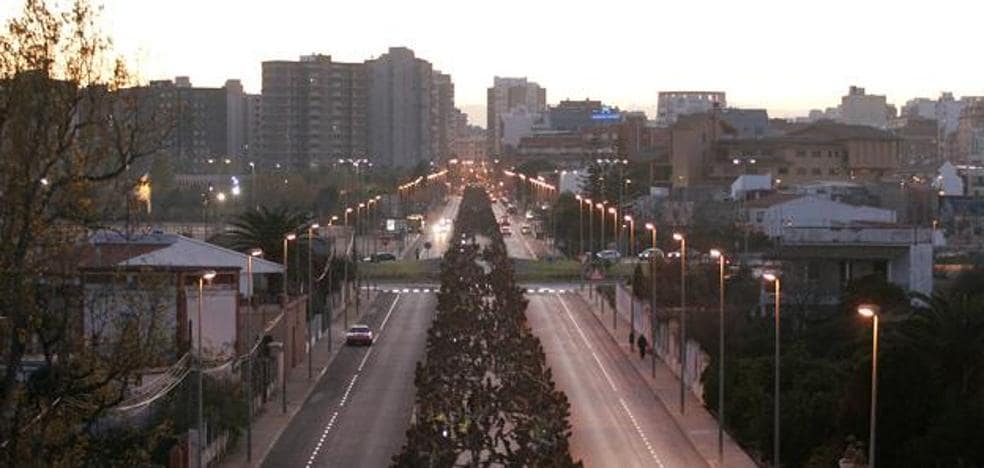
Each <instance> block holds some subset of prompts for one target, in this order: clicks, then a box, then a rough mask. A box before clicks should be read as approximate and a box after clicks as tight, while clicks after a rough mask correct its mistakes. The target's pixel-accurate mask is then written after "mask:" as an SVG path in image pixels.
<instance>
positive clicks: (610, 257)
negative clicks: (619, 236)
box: [595, 249, 622, 262]
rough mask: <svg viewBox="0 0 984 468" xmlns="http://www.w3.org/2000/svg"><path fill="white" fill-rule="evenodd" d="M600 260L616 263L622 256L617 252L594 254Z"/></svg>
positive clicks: (609, 251) (605, 251)
mask: <svg viewBox="0 0 984 468" xmlns="http://www.w3.org/2000/svg"><path fill="white" fill-rule="evenodd" d="M595 257H598V258H599V259H600V260H605V261H609V262H617V261H619V260H621V259H622V254H621V253H619V251H618V250H612V249H608V250H602V251H600V252H598V253H596V254H595Z"/></svg>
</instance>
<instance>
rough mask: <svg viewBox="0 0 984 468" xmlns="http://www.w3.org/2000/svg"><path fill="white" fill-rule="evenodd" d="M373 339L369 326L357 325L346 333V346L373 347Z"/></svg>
mask: <svg viewBox="0 0 984 468" xmlns="http://www.w3.org/2000/svg"><path fill="white" fill-rule="evenodd" d="M372 339H373V338H372V329H371V328H369V325H362V324H355V325H352V326H351V327H349V329H348V331H347V332H345V344H346V345H349V346H359V345H362V346H372Z"/></svg>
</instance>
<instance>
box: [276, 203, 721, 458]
mask: <svg viewBox="0 0 984 468" xmlns="http://www.w3.org/2000/svg"><path fill="white" fill-rule="evenodd" d="M449 201H450V203H449V205H448V206H447V207H446V208H445V210H444V214H445V215H453V214H454V213H455V212H456V211H457V202H458V200H457V199H456V198H452V199H451V200H449ZM496 211H497V213H496V214H497V215H500V216H501V215H503V214H504V213H499V212H498V211H499V210H498V209H497V210H496ZM452 219H453V217H452ZM433 240H434V241H436V242H441V241H442V240H443V239H440V238H439V237H437V238H434V239H433ZM537 242H539V241H536V240H527V239H525V238H522V237H521V236H519V235H513V236H511V238H507V239H506V248H507V250H508V251H509V254H510V256H511V257H514V258H535V257H536V256H535V255H534V251H536V250H537V249H536V243H537ZM435 247H438V248H435V249H434V251H435V252H434V253H435V254H436V253H437V252H441V251H443V248H444V247H446V244H445V243H443V242H441V245H437V246H435ZM394 290H398V291H410V292H406V293H404V292H401V293H393V292H392V291H394ZM389 291H390V292H385V293H383V294H381V295H380V297H379V299H378V300H377V302H376V311H375V313H374V314H373V315H371V316H370V319H369V320H368V321H369V324H370V325H371V326H372V327H373V329H374V330H376V334H377V341H376V343H375V344H374V345H373V346H372V347H370V348H347V349H344V350H342V352H341V353H339V355H338V357H337V358H336V359H335V360H334V361H333V362H332V364H331V365H330V366H329V367H328V369H327V370H326V372H325V373H324V374H323V375H322V376H321V377H320V381H319V382H318V383H317V388H316V389H315V391H314V392H312V394H311V395H310V397H309V398H308V400H307V401H306V402H305V404H304V408H303V409H302V410H301V411H300V412H299V413H298V415H297V416H296V417H295V418H294V420H293V421H291V423H290V425H289V426H288V427H287V428H286V429H285V431H284V432H283V434H282V435H281V437H280V440H278V442H277V443H276V445H275V446H274V448H273V449H272V450H271V451H270V453H269V454H268V456H267V457H266V459H265V460H264V464H263V465H264V466H268V467H280V466H290V467H294V466H304V467H310V466H338V467H380V466H389V465H391V458H392V456H393V455H395V454H396V453H397V452H398V451H399V450H400V449H401V447H402V446H403V443H404V439H405V432H406V429H407V427H408V426H409V423H410V417H411V412H412V406H413V399H414V394H415V391H414V387H413V373H414V367H415V365H416V362H417V361H418V360H419V359H421V358H422V357H423V353H424V347H425V341H426V336H427V333H426V332H427V329H428V327H429V326H430V322H431V320H432V318H433V313H434V308H435V306H436V297H435V295H434V294H433V293H432V292H431V291H432V290H429V289H428V290H425V289H401V288H399V287H393V286H391V289H389ZM414 291H416V292H414ZM425 291H426V292H425ZM548 291H549V290H548ZM528 296H529V299H530V302H529V307H528V309H527V317H528V319H529V324H530V326H531V328H532V329H533V332H534V333H535V334H536V335H537V336H538V337H539V338H540V340H541V341H542V343H543V347H544V351H545V353H546V356H547V363H548V364H549V365H550V368H551V369H552V371H553V375H554V379H555V381H556V383H557V386H558V388H559V389H560V390H562V391H563V392H564V393H566V394H567V398H568V400H569V401H570V404H571V426H572V431H571V440H570V442H571V453H572V455H573V457H574V459H575V460H581V461H583V462H584V465H585V466H588V467H607V466H619V467H636V466H638V467H667V468H671V467H700V466H707V463H706V462H705V461H704V459H702V458H701V457H700V455H699V454H698V453H697V452H696V450H695V449H694V447H693V446H692V445H691V443H690V442H689V441H688V440H687V438H686V436H685V435H684V434H682V433H681V432H680V430H679V429H678V427H677V425H676V424H675V423H674V421H673V419H672V417H671V415H670V414H669V412H668V410H667V408H665V407H664V406H663V405H662V403H661V402H660V401H659V400H658V399H657V397H656V395H655V394H654V393H653V391H652V390H651V389H650V387H649V386H647V384H646V382H645V381H644V379H643V377H642V376H641V375H639V374H638V372H637V371H636V370H635V368H633V367H632V366H631V364H630V363H629V362H628V361H627V360H626V359H627V357H626V356H625V355H624V354H623V353H622V352H621V350H620V349H619V348H618V346H617V345H616V344H615V342H614V341H613V340H612V338H611V336H610V335H608V333H607V332H606V331H605V330H604V328H603V327H602V325H601V324H600V323H599V322H598V320H597V319H596V318H595V317H594V316H593V312H592V311H591V310H590V306H589V305H588V304H587V303H586V302H585V301H584V300H583V299H581V298H580V296H578V295H576V294H558V293H551V292H545V293H544V292H542V290H541V292H537V293H535V294H529V295H528Z"/></svg>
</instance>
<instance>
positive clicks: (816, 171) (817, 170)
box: [810, 167, 823, 175]
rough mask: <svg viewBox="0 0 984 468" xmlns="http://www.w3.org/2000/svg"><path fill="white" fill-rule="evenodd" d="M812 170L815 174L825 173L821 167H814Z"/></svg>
mask: <svg viewBox="0 0 984 468" xmlns="http://www.w3.org/2000/svg"><path fill="white" fill-rule="evenodd" d="M810 172H811V173H813V175H820V174H822V173H823V172H822V171H821V170H820V168H819V167H814V168H813V170H812V171H810Z"/></svg>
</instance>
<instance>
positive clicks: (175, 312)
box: [80, 231, 306, 360]
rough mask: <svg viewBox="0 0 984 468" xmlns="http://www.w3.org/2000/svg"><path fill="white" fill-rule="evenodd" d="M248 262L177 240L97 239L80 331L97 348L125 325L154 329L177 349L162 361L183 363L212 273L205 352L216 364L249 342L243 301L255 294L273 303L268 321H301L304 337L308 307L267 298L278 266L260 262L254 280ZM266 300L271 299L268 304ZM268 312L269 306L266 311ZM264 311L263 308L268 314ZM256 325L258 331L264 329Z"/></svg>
mask: <svg viewBox="0 0 984 468" xmlns="http://www.w3.org/2000/svg"><path fill="white" fill-rule="evenodd" d="M248 259H249V256H248V255H246V254H242V253H240V252H236V251H233V250H229V249H225V248H223V247H219V246H217V245H213V244H209V243H207V242H204V241H200V240H196V239H191V238H187V237H184V236H180V235H174V234H148V235H138V236H133V237H129V238H127V237H125V236H122V235H119V234H115V233H109V232H106V231H103V232H99V233H97V234H96V235H94V236H93V238H92V239H91V241H90V244H89V245H86V246H85V247H84V254H83V260H82V261H81V262H80V271H81V283H82V285H83V288H82V289H83V314H82V318H81V322H82V327H81V330H82V331H83V333H84V341H85V342H87V343H90V344H93V345H97V346H98V344H99V342H100V338H101V337H105V336H106V335H107V334H113V333H116V332H118V331H119V329H120V328H121V327H125V326H130V325H137V326H143V327H152V328H151V329H154V330H157V332H158V333H161V334H163V335H164V337H165V339H166V341H168V342H170V343H171V346H168V347H166V348H165V349H161V353H162V357H166V356H172V357H178V356H180V355H181V354H182V353H184V352H185V351H187V350H189V349H191V348H192V347H193V343H197V341H198V330H199V323H198V314H197V311H198V300H199V296H198V280H199V278H200V277H202V274H203V272H205V271H207V270H213V271H215V272H216V277H215V278H214V279H213V280H211V281H210V282H209V284H208V285H207V287H205V288H203V295H202V320H201V327H200V329H201V333H202V340H201V341H202V350H203V353H204V354H205V355H206V356H209V357H210V358H212V359H213V360H225V359H228V358H231V357H233V356H235V355H236V354H238V353H237V349H238V348H241V346H242V341H243V340H244V339H245V337H244V336H242V335H241V333H242V331H241V330H239V329H238V328H239V327H240V324H241V323H243V321H244V320H245V319H246V318H245V317H246V316H247V314H249V313H250V312H249V311H248V310H246V307H243V306H241V302H242V301H245V300H246V299H245V298H247V297H250V296H251V294H249V293H250V287H254V288H255V292H256V293H257V294H256V296H258V297H260V298H261V299H260V302H263V303H267V304H268V305H272V306H273V307H272V309H271V310H269V311H268V312H269V317H270V318H271V319H272V318H274V317H276V316H278V315H280V314H281V313H287V314H288V315H290V317H289V318H290V319H291V321H298V320H297V319H298V317H300V320H299V321H298V322H299V325H297V326H299V327H300V328H301V332H302V334H301V335H300V336H302V337H303V336H305V335H304V334H303V333H305V332H306V327H305V320H304V318H303V317H304V312H305V311H304V304H303V302H304V301H301V303H300V304H298V303H297V301H296V300H294V301H289V302H290V304H288V305H287V306H286V307H284V304H283V303H282V302H283V301H282V300H280V299H278V298H277V297H276V296H273V295H270V294H268V290H269V289H268V288H267V286H266V284H267V281H266V280H267V277H268V276H270V275H280V274H283V271H284V270H283V267H282V266H281V265H279V264H277V263H274V262H270V261H267V260H263V259H262V258H254V259H253V260H252V272H253V275H254V280H255V281H253V282H250V281H249V280H248V276H247V275H246V271H247V262H248V261H249V260H248ZM263 298H265V299H263ZM264 307H266V308H270V307H267V306H264ZM264 310H265V309H264ZM261 322H263V321H258V322H257V328H256V330H262V327H261Z"/></svg>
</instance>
